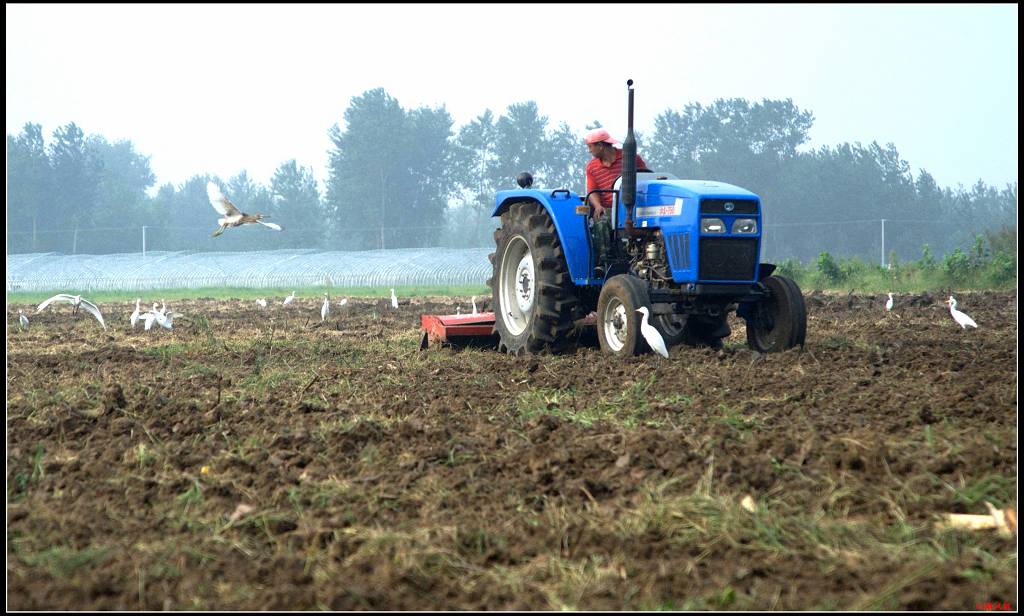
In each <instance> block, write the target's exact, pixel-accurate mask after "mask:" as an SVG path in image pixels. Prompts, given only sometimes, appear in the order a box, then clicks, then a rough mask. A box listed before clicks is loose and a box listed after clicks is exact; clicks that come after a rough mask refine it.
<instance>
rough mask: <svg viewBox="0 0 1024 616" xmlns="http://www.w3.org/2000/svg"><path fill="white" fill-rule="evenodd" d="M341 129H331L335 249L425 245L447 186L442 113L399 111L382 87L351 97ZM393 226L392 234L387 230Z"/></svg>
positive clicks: (446, 119)
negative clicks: (343, 127) (343, 125)
mask: <svg viewBox="0 0 1024 616" xmlns="http://www.w3.org/2000/svg"><path fill="white" fill-rule="evenodd" d="M344 118H345V123H346V127H345V129H344V130H342V129H341V128H340V127H339V126H338V125H334V126H333V127H331V129H330V131H329V136H330V138H331V141H332V143H333V144H334V149H333V150H331V152H330V153H329V165H328V180H327V197H326V203H327V207H328V211H329V212H330V215H331V217H332V219H333V220H334V221H336V225H335V226H334V227H333V228H332V229H331V230H330V232H329V233H330V244H331V245H332V247H333V248H335V249H346V250H361V249H362V250H365V249H370V248H396V247H399V246H419V245H426V244H429V243H432V241H433V236H436V230H435V232H433V233H431V232H427V231H425V230H424V228H426V227H436V226H438V225H441V224H442V217H443V213H444V207H445V203H446V200H447V196H448V192H449V186H448V184H447V179H446V177H447V176H446V168H447V166H448V165H449V161H450V155H449V143H448V139H449V137H450V136H451V124H452V122H451V117H450V116H449V114H448V112H447V111H445V110H444V109H443V108H441V109H425V108H421V109H417V110H414V111H412V112H410V113H406V112H405V111H404V110H403V109H402V107H401V106H400V105H399V104H398V101H397V100H395V99H394V98H393V97H391V96H390V95H388V94H387V92H385V91H384V89H383V88H377V89H375V90H369V91H367V92H365V93H363V94H362V95H361V96H357V97H354V98H353V99H352V102H351V104H350V105H349V107H348V109H346V110H345V114H344ZM395 227H398V229H397V230H396V229H394V228H395Z"/></svg>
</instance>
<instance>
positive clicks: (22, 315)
mask: <svg viewBox="0 0 1024 616" xmlns="http://www.w3.org/2000/svg"><path fill="white" fill-rule="evenodd" d="M18 321H20V322H21V329H28V317H26V316H25V313H24V312H22V311H21V310H19V311H18Z"/></svg>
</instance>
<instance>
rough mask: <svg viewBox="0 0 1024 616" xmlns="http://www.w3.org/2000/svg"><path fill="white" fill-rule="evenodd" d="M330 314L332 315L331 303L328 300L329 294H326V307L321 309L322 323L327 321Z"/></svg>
mask: <svg viewBox="0 0 1024 616" xmlns="http://www.w3.org/2000/svg"><path fill="white" fill-rule="evenodd" d="M329 314H331V302H330V301H329V300H328V299H327V294H326V293H324V305H323V306H321V307H320V322H321V323H323V322H324V321H326V320H327V315H329Z"/></svg>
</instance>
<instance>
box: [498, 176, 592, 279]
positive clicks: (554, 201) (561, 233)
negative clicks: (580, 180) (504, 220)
mask: <svg viewBox="0 0 1024 616" xmlns="http://www.w3.org/2000/svg"><path fill="white" fill-rule="evenodd" d="M514 203H537V204H539V205H540V206H541V207H543V208H544V210H545V211H546V212H547V214H548V216H550V217H551V221H552V222H553V223H554V225H555V231H556V232H557V233H558V241H559V242H561V244H562V250H563V252H564V253H565V261H566V265H567V266H568V268H569V276H570V277H572V279H573V281H574V282H576V283H577V284H581V283H582V284H585V282H584V281H586V280H587V276H588V273H589V268H590V231H589V228H588V226H587V217H586V215H584V214H577V213H576V207H577V206H579V205H581V201H580V198H579V195H577V194H576V193H573V192H571V191H568V190H555V191H549V190H535V189H523V190H502V191H498V194H497V195H496V197H495V206H494V211H493V212H492V213H491V216H501V215H502V214H503V213H504V212H506V211H507V210H508V209H509V208H510V207H512V205H513V204H514Z"/></svg>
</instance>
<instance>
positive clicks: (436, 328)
mask: <svg viewBox="0 0 1024 616" xmlns="http://www.w3.org/2000/svg"><path fill="white" fill-rule="evenodd" d="M420 324H421V325H422V328H423V336H422V337H421V338H420V350H421V351H422V350H424V349H426V348H427V347H429V346H430V345H431V343H434V344H450V345H456V346H464V345H471V344H472V345H477V346H489V345H491V344H493V345H497V343H498V334H497V333H496V332H495V331H494V313H493V312H481V313H479V314H444V315H440V314H423V315H420Z"/></svg>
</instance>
